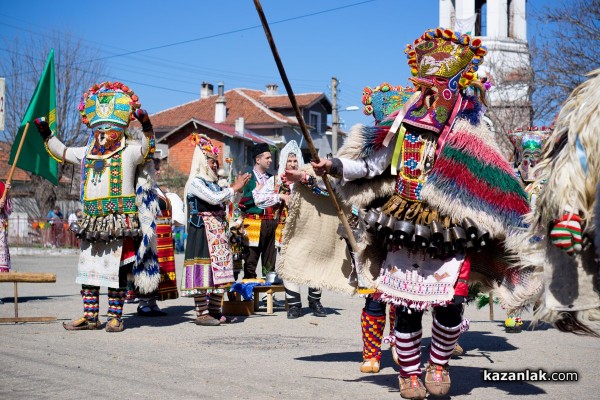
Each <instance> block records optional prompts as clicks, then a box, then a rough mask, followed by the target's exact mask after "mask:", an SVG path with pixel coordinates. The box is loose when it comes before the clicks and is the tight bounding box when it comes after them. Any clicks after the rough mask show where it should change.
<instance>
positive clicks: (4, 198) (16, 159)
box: [0, 122, 29, 203]
mask: <svg viewBox="0 0 600 400" xmlns="http://www.w3.org/2000/svg"><path fill="white" fill-rule="evenodd" d="M28 130H29V122H28V123H27V124H26V125H25V129H24V130H23V136H21V142H20V143H19V147H18V148H17V153H16V154H15V159H14V160H13V164H12V166H11V168H10V172H9V173H8V179H6V185H10V181H11V180H12V176H13V174H14V173H15V168H17V161H18V160H19V156H20V155H21V149H22V148H23V143H25V136H26V135H27V131H28ZM7 193H8V189H5V190H4V193H2V200H1V201H0V203H1V202H2V201H4V200H6V194H7Z"/></svg>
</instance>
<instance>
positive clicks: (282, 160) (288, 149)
mask: <svg viewBox="0 0 600 400" xmlns="http://www.w3.org/2000/svg"><path fill="white" fill-rule="evenodd" d="M290 154H295V155H296V158H297V159H298V169H302V167H304V160H303V159H302V151H300V147H298V143H296V141H295V140H290V141H289V142H288V144H286V145H285V147H284V148H283V149H281V153H280V157H279V169H278V171H277V173H278V174H279V176H282V175H283V174H285V165H286V164H287V161H288V156H289V155H290Z"/></svg>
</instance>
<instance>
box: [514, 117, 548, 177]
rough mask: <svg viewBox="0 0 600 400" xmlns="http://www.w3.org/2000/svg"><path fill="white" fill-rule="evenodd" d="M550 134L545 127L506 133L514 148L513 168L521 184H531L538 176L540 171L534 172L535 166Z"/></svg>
mask: <svg viewBox="0 0 600 400" xmlns="http://www.w3.org/2000/svg"><path fill="white" fill-rule="evenodd" d="M551 133H552V130H551V129H550V128H546V127H545V126H543V127H541V128H539V129H538V128H537V127H535V126H534V127H531V128H528V129H527V130H523V129H517V130H515V131H508V137H509V139H510V141H511V142H512V144H513V146H514V147H515V154H514V166H515V169H516V171H517V173H518V174H519V175H520V177H521V179H522V180H523V182H526V183H529V182H533V181H534V180H535V179H536V178H537V176H538V175H539V172H540V171H536V170H535V166H536V165H537V163H538V162H539V160H540V158H541V157H542V149H543V147H544V144H545V143H546V141H547V140H548V138H549V137H550V134H551Z"/></svg>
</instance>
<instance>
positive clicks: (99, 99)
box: [79, 82, 140, 156]
mask: <svg viewBox="0 0 600 400" xmlns="http://www.w3.org/2000/svg"><path fill="white" fill-rule="evenodd" d="M138 108H140V103H139V102H138V97H137V95H135V94H134V93H133V90H131V89H129V87H127V86H126V85H124V84H123V83H120V82H102V83H100V84H96V85H94V86H92V87H90V88H89V90H88V91H87V92H85V93H84V94H83V97H82V99H81V101H80V103H79V112H80V113H81V122H83V123H84V124H86V125H87V126H88V127H90V128H91V129H92V132H93V134H94V144H93V146H92V148H91V149H90V155H97V156H106V155H108V154H112V153H114V152H115V151H117V150H119V149H120V148H122V147H124V145H125V143H124V141H123V140H122V138H123V134H124V132H125V129H126V128H127V127H128V126H129V123H130V122H131V120H133V119H134V118H135V117H134V115H133V113H134V112H135V110H136V109H138Z"/></svg>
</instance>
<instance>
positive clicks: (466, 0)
mask: <svg viewBox="0 0 600 400" xmlns="http://www.w3.org/2000/svg"><path fill="white" fill-rule="evenodd" d="M439 4H440V26H441V27H444V28H450V29H454V30H457V31H460V32H461V33H468V34H470V35H471V36H477V37H480V38H481V40H482V42H483V45H484V46H486V47H487V50H488V53H487V55H486V56H485V59H484V62H483V65H482V66H481V67H480V69H479V71H478V73H479V74H480V76H487V77H488V79H490V80H491V82H492V84H493V85H494V86H493V87H492V88H491V90H490V91H489V92H488V102H489V103H490V107H489V109H488V113H487V116H488V117H489V118H491V120H492V121H493V127H494V129H495V131H496V132H498V133H506V131H508V130H509V129H515V128H519V127H523V128H524V127H527V126H529V125H531V123H532V120H533V110H532V106H531V93H532V89H533V88H532V70H531V63H530V53H529V46H528V44H527V18H526V0H439Z"/></svg>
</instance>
